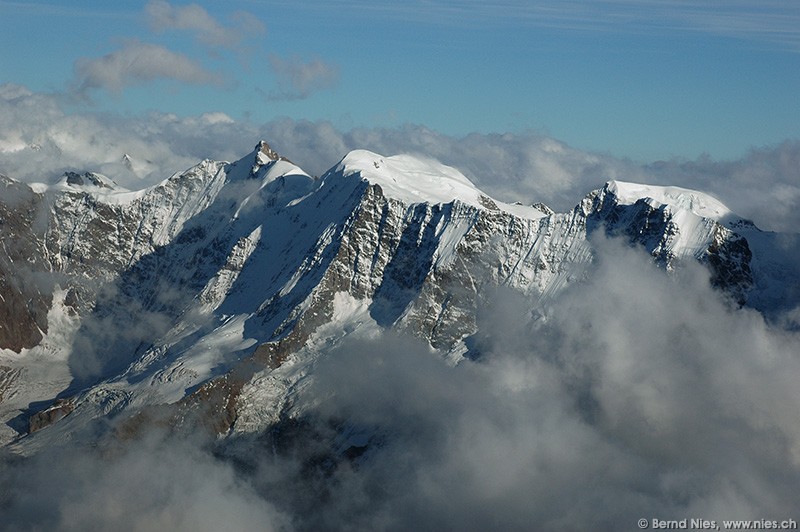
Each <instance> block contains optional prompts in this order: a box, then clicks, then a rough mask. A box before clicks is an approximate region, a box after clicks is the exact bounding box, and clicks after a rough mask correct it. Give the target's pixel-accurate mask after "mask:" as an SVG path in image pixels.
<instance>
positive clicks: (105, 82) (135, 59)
mask: <svg viewBox="0 0 800 532" xmlns="http://www.w3.org/2000/svg"><path fill="white" fill-rule="evenodd" d="M158 79H167V80H174V81H181V82H184V83H192V84H197V85H207V84H213V83H219V82H220V80H219V78H218V77H217V76H216V75H214V74H212V73H211V72H209V71H208V70H206V69H205V68H203V67H202V66H201V65H200V64H199V63H197V62H195V61H193V60H192V59H190V58H189V57H187V56H185V55H183V54H180V53H177V52H173V51H171V50H169V49H167V48H164V47H163V46H159V45H156V44H149V43H143V42H139V41H129V42H128V43H126V44H125V45H124V46H123V48H122V49H120V50H117V51H115V52H112V53H109V54H106V55H104V56H102V57H99V58H97V59H89V58H82V59H78V60H77V61H76V62H75V82H74V85H75V87H76V91H77V92H78V93H79V94H82V95H84V96H85V95H86V94H87V93H88V91H90V90H92V89H104V90H107V91H109V92H112V93H119V92H121V91H122V90H123V89H124V88H125V87H129V86H132V85H140V84H142V83H147V82H150V81H154V80H158Z"/></svg>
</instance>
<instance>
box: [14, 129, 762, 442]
mask: <svg viewBox="0 0 800 532" xmlns="http://www.w3.org/2000/svg"><path fill="white" fill-rule="evenodd" d="M2 186H4V187H5V190H6V193H5V194H4V195H3V197H2V201H0V221H2V224H0V231H1V232H2V236H3V239H2V241H3V247H2V249H0V289H1V290H2V292H0V293H2V296H3V300H2V301H0V347H2V348H3V349H5V350H7V351H4V352H3V353H5V354H4V355H3V357H2V358H0V363H2V364H3V365H4V367H5V368H6V369H5V370H4V373H3V374H4V375H6V376H8V375H15V379H14V382H5V381H10V378H6V379H5V380H4V383H5V384H4V387H5V390H6V394H5V397H6V398H7V397H9V392H8V391H9V390H13V389H14V388H15V386H16V387H17V388H20V387H22V386H24V385H26V381H25V378H24V377H20V371H21V370H22V369H24V368H25V367H26V364H27V363H28V362H29V360H28V359H30V360H34V359H35V360H47V361H50V362H51V363H53V364H60V365H61V366H60V367H62V368H63V371H61V373H60V374H59V375H60V377H58V378H53V379H49V380H47V382H49V385H47V386H42V387H41V388H39V389H38V391H37V392H36V393H33V394H31V393H29V394H27V395H26V394H22V395H18V396H17V399H16V402H14V401H9V400H8V399H6V400H5V403H3V402H2V401H3V400H2V399H0V410H2V412H1V413H2V414H3V416H4V417H5V419H10V418H13V417H14V416H17V417H19V416H25V415H31V414H32V415H33V418H32V424H31V426H33V424H35V426H36V429H37V433H36V437H35V438H23V440H21V441H24V440H27V439H31V440H36V438H45V437H46V434H47V433H48V430H41V429H44V428H46V427H47V426H48V425H50V424H55V425H57V426H60V427H63V428H62V429H54V430H55V432H53V433H54V434H55V433H56V432H57V431H58V430H64V431H69V430H74V429H75V428H76V427H78V426H81V425H82V424H85V423H88V422H90V421H91V420H92V419H95V418H98V417H102V416H107V415H110V414H117V413H121V412H125V411H130V412H134V411H139V412H140V415H139V416H138V417H136V418H135V419H136V421H135V423H142V421H143V420H149V421H150V422H156V420H157V419H160V420H162V421H164V420H170V421H169V423H170V424H172V425H173V426H178V425H181V424H187V425H190V424H195V423H197V422H198V421H197V420H198V419H202V420H203V424H204V425H206V426H208V427H209V428H210V429H211V430H212V431H214V432H218V433H228V432H230V431H244V432H254V431H259V430H265V429H266V428H267V427H269V426H270V424H271V423H274V422H276V421H277V420H278V419H280V418H281V416H284V417H285V416H287V415H291V412H290V410H291V401H290V400H289V399H290V397H291V394H292V393H294V392H295V391H296V389H297V385H298V383H299V382H300V380H301V379H302V377H303V376H304V375H306V374H307V372H308V371H309V368H310V364H311V363H312V362H313V360H314V357H315V356H317V354H316V353H317V351H315V350H314V349H313V346H314V345H317V344H318V343H319V342H331V341H336V340H337V339H338V338H341V337H343V336H345V335H347V334H349V333H350V332H351V331H352V330H353V329H355V328H358V327H361V326H362V325H364V324H366V325H364V326H369V327H374V328H376V329H397V330H402V331H406V332H409V333H411V334H413V335H415V336H417V337H419V338H422V339H424V340H425V341H427V342H428V343H429V344H430V346H431V348H432V349H433V350H436V351H438V352H439V353H440V354H441V356H446V357H447V358H448V359H449V360H451V361H452V362H453V363H458V362H459V361H460V360H461V359H463V357H465V356H466V357H472V356H476V354H475V353H473V352H471V349H472V348H471V341H470V338H471V336H472V335H473V334H475V332H476V309H477V307H478V305H479V302H480V298H481V297H483V295H484V294H485V293H486V292H487V291H488V290H491V289H493V288H496V287H507V288H509V289H512V290H514V291H517V292H520V293H522V294H525V295H527V296H531V297H534V296H535V298H536V300H537V301H546V300H547V298H549V297H552V296H553V295H554V294H556V293H558V292H559V291H560V290H562V289H563V288H564V287H566V286H568V285H570V284H572V283H576V282H580V280H581V279H582V278H584V276H585V274H586V272H587V271H588V269H589V268H591V266H592V261H593V253H592V246H591V238H592V234H593V233H595V232H605V233H607V234H609V235H612V236H621V237H624V238H627V239H628V240H629V241H630V242H631V244H632V245H636V246H641V247H643V248H644V249H646V250H647V252H648V253H650V255H651V256H652V257H653V260H654V261H655V262H656V263H657V264H658V265H659V266H661V267H663V268H665V269H666V270H671V269H674V268H678V267H680V263H681V261H684V260H698V261H700V262H702V263H705V264H707V265H708V267H709V268H710V270H711V272H712V279H713V281H714V283H715V284H716V285H717V286H718V287H719V288H720V289H721V290H724V291H725V292H727V293H728V294H730V295H731V297H732V298H733V299H734V300H735V301H737V302H739V303H740V304H745V303H746V302H747V300H748V297H750V296H751V295H752V294H754V293H757V292H758V290H759V287H760V286H766V285H767V284H769V283H766V284H765V283H764V282H761V283H760V282H759V278H761V279H765V278H771V277H769V276H770V275H772V276H773V277H774V275H775V274H774V272H773V273H770V274H763V273H759V271H757V264H758V262H757V261H755V262H754V259H753V253H752V251H751V249H750V246H749V244H748V238H759V236H758V235H759V233H760V232H758V230H757V229H755V228H754V227H752V226H751V225H748V224H747V223H746V222H744V221H742V220H740V219H738V218H736V217H735V216H734V215H733V214H732V213H729V212H728V211H727V210H726V209H724V206H721V205H720V204H718V202H716V200H714V199H713V198H710V197H708V196H706V195H704V194H702V193H698V192H693V191H687V190H683V189H669V188H665V187H642V186H638V185H631V184H627V183H619V182H611V183H608V184H606V185H605V187H603V188H601V189H599V190H596V191H594V192H591V193H590V194H589V195H587V196H586V198H584V199H583V200H582V201H581V202H580V203H579V204H578V205H577V206H576V207H575V209H573V210H572V211H570V212H567V213H555V212H553V211H552V210H550V209H549V208H547V207H546V206H544V205H536V206H522V205H516V204H515V205H510V204H505V203H503V202H500V201H497V200H494V199H491V198H489V197H488V196H487V195H486V194H484V193H482V192H481V191H479V190H477V189H476V188H475V187H474V186H473V185H472V184H471V183H470V182H469V181H468V180H467V179H466V178H465V177H464V176H463V175H461V174H460V173H458V172H457V171H456V170H454V169H452V168H449V167H445V166H442V165H440V164H438V163H435V162H431V161H421V160H418V159H414V158H412V157H409V156H396V157H389V158H384V157H382V156H380V155H377V154H373V153H370V152H365V151H358V152H353V153H351V154H349V155H348V156H347V157H345V158H344V159H343V160H342V161H341V162H340V163H339V164H338V165H336V166H335V167H333V168H332V169H331V170H330V171H328V172H327V173H326V174H325V175H324V176H323V177H322V178H321V179H319V180H315V179H312V178H311V177H309V176H308V175H307V174H306V173H305V172H303V171H302V170H301V169H300V168H298V167H297V166H295V165H294V164H292V163H291V162H289V161H288V160H286V159H284V158H282V157H280V156H278V154H276V153H275V152H274V151H273V150H272V149H271V148H270V147H269V146H268V145H267V144H266V143H263V142H262V143H259V144H258V145H257V146H256V148H255V150H254V151H253V152H252V153H250V154H249V155H247V156H246V157H244V158H243V159H241V160H240V161H237V162H235V163H224V162H215V161H203V162H201V163H200V164H198V165H197V166H195V167H193V168H191V169H189V170H187V171H186V172H183V173H180V174H175V175H173V176H172V177H170V178H169V179H167V180H165V181H164V182H163V183H161V184H159V185H157V186H155V187H153V188H150V189H146V190H143V191H135V192H131V191H125V190H122V189H119V187H116V185H114V184H113V182H112V181H111V180H109V179H108V178H105V177H103V176H97V175H96V174H86V175H84V176H80V175H78V174H74V175H72V174H71V175H67V176H65V178H64V180H62V181H61V182H59V183H58V184H56V185H51V186H49V187H45V186H34V187H32V188H31V187H28V186H27V185H23V184H20V183H17V182H15V181H12V180H8V179H4V180H3V183H2ZM737 227H746V231H737ZM760 242H762V244H763V239H762V240H760ZM754 268H755V270H754ZM759 276H761V277H759ZM765 276H766V277H765ZM40 278H41V279H43V281H41V282H32V281H31V280H32V279H40ZM54 297H55V298H56V300H54ZM756 299H758V298H756ZM760 301H762V302H763V301H766V298H764V297H762V298H761V300H760ZM51 322H52V323H51ZM53 324H55V330H54V327H53ZM22 350H27V351H23V355H22V356H12V354H11V353H12V352H14V353H20V352H21V351H22ZM25 353H27V354H25ZM14 372H16V373H14ZM23 373H24V372H23ZM31 375H32V374H31ZM29 378H33V377H29ZM27 384H30V381H29V382H27ZM56 398H59V402H58V403H57V404H56V407H57V408H56V407H53V406H52V405H53V402H54V400H55V399H56ZM23 399H24V400H23ZM67 399H68V400H67ZM26 401H27V403H26ZM63 405H69V408H63ZM54 408H55V409H54ZM42 412H44V413H42ZM54 412H55V413H56V414H57V415H50V414H52V413H54ZM34 422H35V423H34ZM14 426H15V427H19V426H22V425H21V424H19V423H18V424H16V425H14ZM18 432H24V430H22V429H20V430H19V431H18ZM31 432H33V431H31ZM54 437H55V436H54Z"/></svg>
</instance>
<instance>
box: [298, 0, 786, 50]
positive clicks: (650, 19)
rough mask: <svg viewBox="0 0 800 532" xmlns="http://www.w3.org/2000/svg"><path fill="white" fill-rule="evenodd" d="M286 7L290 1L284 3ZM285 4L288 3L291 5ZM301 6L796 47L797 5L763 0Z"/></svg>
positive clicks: (436, 20) (446, 21) (448, 21)
mask: <svg viewBox="0 0 800 532" xmlns="http://www.w3.org/2000/svg"><path fill="white" fill-rule="evenodd" d="M287 5H289V4H288V3H287ZM291 5H294V3H292V4H291ZM301 9H308V10H314V11H319V10H323V11H328V12H331V13H333V12H338V13H343V12H346V13H347V14H348V16H356V17H359V16H365V17H375V16H381V15H382V16H384V17H386V18H391V19H402V20H413V21H414V22H420V23H427V24H441V25H448V26H452V25H456V26H458V25H467V26H478V25H481V26H483V25H487V24H489V25H492V24H504V25H506V24H509V23H510V24H513V25H517V26H531V27H540V28H553V29H558V30H568V31H580V32H603V33H609V32H613V33H619V34H644V33H648V34H651V33H653V32H669V33H671V34H674V33H676V32H686V33H695V34H708V35H715V36H723V37H729V38H735V39H740V40H744V41H751V42H760V43H764V44H769V45H772V46H777V47H780V48H785V49H790V50H793V51H797V52H800V4H799V3H797V2H785V1H774V0H767V1H763V2H753V1H744V0H732V1H727V2H718V1H714V0H696V1H688V0H597V1H593V2H586V1H585V0H542V1H539V2H527V1H525V0H496V1H490V2H472V1H469V0H424V1H422V0H420V1H415V2H402V3H401V2H390V1H388V0H377V1H375V2H364V1H362V0H333V1H330V2H324V3H321V2H305V3H304V4H303V6H302V8H301Z"/></svg>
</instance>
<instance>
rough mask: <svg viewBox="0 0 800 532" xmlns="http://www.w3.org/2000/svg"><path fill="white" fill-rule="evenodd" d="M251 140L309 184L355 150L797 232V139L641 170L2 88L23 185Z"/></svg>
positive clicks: (193, 159) (503, 193) (176, 161)
mask: <svg viewBox="0 0 800 532" xmlns="http://www.w3.org/2000/svg"><path fill="white" fill-rule="evenodd" d="M259 139H266V140H267V141H269V142H270V144H271V145H272V146H273V147H274V148H275V149H276V150H277V151H278V152H279V153H281V154H282V155H285V156H286V157H288V158H289V159H291V160H293V161H294V162H295V163H297V164H298V165H300V166H301V167H302V168H304V169H305V170H306V171H308V172H310V173H312V174H315V175H321V174H322V173H323V172H325V170H327V169H328V168H330V167H331V166H333V165H334V164H335V163H336V162H337V161H338V160H339V159H341V158H342V157H343V156H344V155H345V154H346V153H347V152H348V151H350V150H352V149H357V148H365V149H369V150H373V151H376V152H378V153H382V154H384V155H393V154H396V153H417V154H422V155H425V156H429V157H433V158H435V159H438V160H440V161H441V162H443V163H445V164H448V165H451V166H454V167H456V168H458V169H459V170H461V171H462V172H463V173H464V174H465V175H466V176H467V177H469V178H470V179H471V180H472V181H473V182H474V183H475V184H476V185H478V186H479V187H480V188H481V189H483V190H485V191H486V192H487V193H488V194H490V195H492V196H494V197H496V198H498V199H500V200H504V201H521V202H523V203H534V202H539V201H541V202H543V203H545V204H547V205H550V206H551V207H552V208H554V209H556V210H559V211H565V210H568V209H571V208H572V207H573V206H575V204H577V203H578V201H579V200H580V199H581V198H582V197H583V195H585V194H586V193H588V192H589V191H591V190H593V189H595V188H598V187H600V186H602V184H603V183H604V182H605V181H607V180H609V179H620V180H627V181H634V182H643V183H650V184H663V185H676V186H683V187H687V188H694V189H699V190H703V191H706V192H709V193H711V194H714V195H715V196H717V197H718V198H719V199H721V200H722V201H723V202H724V203H726V204H727V205H728V206H729V207H731V208H732V209H733V210H734V212H736V213H738V214H739V215H741V216H744V217H746V218H750V219H752V220H753V221H754V222H755V223H756V224H757V225H759V226H760V227H761V228H762V229H769V230H779V231H790V232H796V231H797V229H796V228H797V227H800V208H798V202H800V142H798V141H786V142H785V143H783V144H781V145H778V146H774V147H768V148H761V149H757V150H753V151H752V152H751V153H749V154H748V155H747V156H745V157H744V158H742V159H740V160H737V161H712V160H710V159H708V158H699V159H697V160H695V161H666V162H664V161H662V162H658V163H653V164H650V165H647V166H640V165H637V164H634V163H632V162H630V161H625V160H621V159H616V158H613V157H610V156H607V155H602V154H595V153H589V152H584V151H581V150H577V149H575V148H572V147H570V146H568V145H566V144H564V143H562V142H559V141H557V140H555V139H552V138H549V137H545V136H542V135H537V134H478V133H473V134H470V135H467V136H465V137H452V136H449V135H444V134H442V133H439V132H437V131H433V130H431V129H429V128H426V127H424V126H418V125H406V126H402V127H399V128H356V129H352V130H349V131H341V130H339V129H337V128H336V127H334V126H333V125H332V124H331V123H330V122H325V121H320V122H311V121H305V120H291V119H281V120H275V121H272V122H268V123H265V124H253V123H250V122H244V121H234V120H233V119H232V118H231V117H229V116H227V115H225V114H223V113H205V114H203V115H200V116H195V117H191V116H190V117H177V116H175V115H171V114H160V113H154V114H149V115H146V116H140V117H121V116H113V115H103V114H91V113H73V114H67V113H66V112H64V111H63V109H62V107H61V104H60V101H59V99H58V98H57V97H55V96H52V95H47V94H42V93H33V92H31V91H29V90H28V89H26V88H24V87H20V86H17V85H12V84H5V85H0V147H2V149H1V150H0V172H2V173H4V174H6V175H9V176H11V177H14V178H16V179H21V180H24V181H45V182H49V181H51V180H53V179H55V178H57V177H59V176H60V175H61V173H63V172H64V171H65V170H74V171H81V172H83V171H96V172H100V173H105V174H107V175H108V176H109V177H111V178H112V179H115V180H116V181H117V182H118V183H119V184H121V185H123V186H127V187H129V188H141V187H142V186H145V185H150V184H154V183H156V182H158V181H160V180H162V179H165V178H166V177H168V176H170V175H171V174H172V173H174V172H176V171H180V170H183V169H185V168H188V167H189V166H192V165H194V164H196V163H197V162H199V161H200V160H202V159H205V158H212V159H218V160H236V159H238V158H239V157H242V156H244V155H245V154H246V153H247V152H248V151H249V150H250V149H251V147H252V146H253V145H254V144H255V143H256V142H257V141H258V140H259ZM125 154H128V155H130V156H131V157H132V158H133V159H134V160H135V161H139V162H142V163H146V164H144V166H143V168H144V169H143V170H140V171H139V173H138V174H132V173H131V172H130V170H129V169H127V168H126V167H125V165H123V164H122V162H121V161H122V157H123V156H124V155H125Z"/></svg>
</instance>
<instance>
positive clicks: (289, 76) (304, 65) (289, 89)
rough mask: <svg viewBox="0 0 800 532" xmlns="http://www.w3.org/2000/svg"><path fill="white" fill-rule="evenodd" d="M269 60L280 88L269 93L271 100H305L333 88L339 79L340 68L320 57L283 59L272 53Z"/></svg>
mask: <svg viewBox="0 0 800 532" xmlns="http://www.w3.org/2000/svg"><path fill="white" fill-rule="evenodd" d="M269 62H270V65H271V66H272V70H273V71H274V72H275V75H276V76H277V77H278V90H277V91H273V92H271V93H269V95H268V98H269V99H271V100H303V99H305V98H308V97H309V96H311V94H313V93H315V92H318V91H321V90H324V89H330V88H332V87H333V86H335V85H336V82H337V81H338V79H339V69H338V68H337V67H336V66H334V65H330V64H328V63H325V62H324V61H322V60H321V59H319V58H315V59H312V60H310V61H303V60H302V59H300V58H299V57H296V56H295V57H291V58H289V59H281V58H280V57H279V56H277V55H275V54H271V55H270V56H269Z"/></svg>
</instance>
